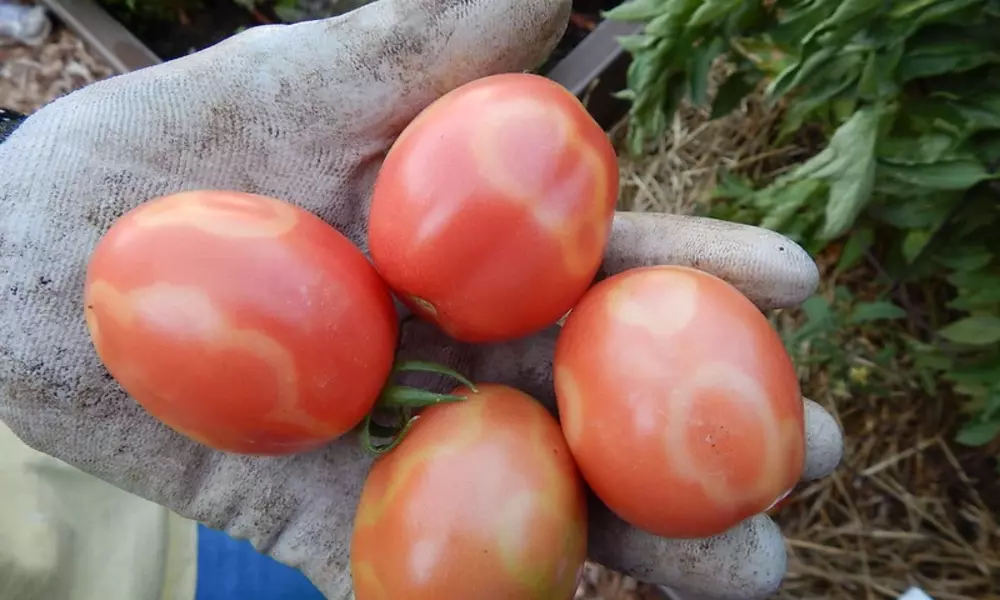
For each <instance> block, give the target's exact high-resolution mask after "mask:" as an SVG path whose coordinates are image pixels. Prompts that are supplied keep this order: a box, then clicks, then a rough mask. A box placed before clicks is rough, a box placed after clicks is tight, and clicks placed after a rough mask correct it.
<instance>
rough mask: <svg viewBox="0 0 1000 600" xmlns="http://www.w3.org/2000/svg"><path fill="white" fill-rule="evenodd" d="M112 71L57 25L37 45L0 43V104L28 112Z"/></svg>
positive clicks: (76, 38)
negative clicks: (45, 39) (43, 41)
mask: <svg viewBox="0 0 1000 600" xmlns="http://www.w3.org/2000/svg"><path fill="white" fill-rule="evenodd" d="M112 74H113V71H112V69H111V68H110V67H108V65H107V64H105V63H104V61H102V60H101V59H99V58H98V57H96V56H95V55H94V54H93V53H91V52H90V50H89V49H88V48H87V46H86V45H85V44H84V43H83V42H82V41H81V40H80V39H79V38H78V37H76V36H75V35H73V34H72V33H70V32H69V31H67V30H66V29H65V28H63V27H56V28H54V30H53V32H52V34H50V36H49V38H48V40H47V41H46V43H45V44H43V45H41V46H39V47H37V48H28V47H25V46H0V106H2V107H4V108H9V109H13V110H17V111H20V112H25V113H27V112H31V111H33V110H36V109H37V108H39V107H40V106H42V105H44V104H47V103H48V102H51V101H52V100H55V99H56V98H58V97H59V96H62V95H64V94H67V93H69V92H71V91H73V90H75V89H77V88H80V87H82V86H84V85H86V84H88V83H91V82H94V81H97V80H100V79H104V78H106V77H109V76H111V75H112Z"/></svg>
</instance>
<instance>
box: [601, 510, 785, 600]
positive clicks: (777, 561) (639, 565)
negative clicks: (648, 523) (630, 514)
mask: <svg viewBox="0 0 1000 600" xmlns="http://www.w3.org/2000/svg"><path fill="white" fill-rule="evenodd" d="M588 554H589V556H590V559H591V560H593V561H595V562H597V563H600V564H602V565H604V566H606V567H608V568H610V569H614V570H616V571H620V572H622V573H625V574H627V575H631V576H633V577H635V578H636V579H638V580H640V581H646V582H649V583H656V584H659V585H665V586H668V587H670V588H671V589H674V590H677V591H678V592H681V593H682V597H686V596H684V595H683V594H684V593H690V594H696V595H699V596H705V597H708V598H713V599H718V600H728V599H734V600H735V599H738V600H751V599H755V598H764V597H767V596H768V595H770V594H771V593H773V592H774V591H775V590H776V589H777V588H778V586H779V585H780V584H781V580H782V578H783V577H784V575H785V569H786V565H787V555H786V553H785V542H784V539H783V538H782V537H781V530H780V529H779V528H778V526H777V525H776V524H775V523H774V521H772V520H771V519H770V518H768V517H767V516H766V515H757V516H755V517H753V518H751V519H748V520H746V521H744V522H743V523H740V524H739V525H737V526H736V527H734V528H733V529H730V530H729V531H727V532H725V533H722V534H720V535H717V536H713V537H710V538H704V539H683V540H678V539H666V538H660V537H656V536H653V535H650V534H648V533H645V532H642V531H640V530H638V529H635V528H633V527H632V526H631V525H628V524H627V523H625V522H624V521H622V520H621V519H619V518H618V517H617V516H615V515H614V514H613V513H611V511H609V510H608V509H607V508H606V507H605V506H604V505H602V504H601V503H600V502H599V501H597V500H596V499H594V500H592V501H591V503H590V538H589V550H588Z"/></svg>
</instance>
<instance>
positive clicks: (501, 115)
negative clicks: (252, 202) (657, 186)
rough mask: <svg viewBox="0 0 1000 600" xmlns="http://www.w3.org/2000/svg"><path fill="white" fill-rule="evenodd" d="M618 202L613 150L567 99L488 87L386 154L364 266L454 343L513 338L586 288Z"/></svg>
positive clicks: (449, 102) (522, 85) (444, 101)
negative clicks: (374, 269) (370, 263)
mask: <svg viewBox="0 0 1000 600" xmlns="http://www.w3.org/2000/svg"><path fill="white" fill-rule="evenodd" d="M617 197H618V164H617V160H616V157H615V152H614V148H613V147H612V145H611V143H610V141H609V139H608V136H607V135H606V134H605V132H604V131H602V130H601V128H600V126H599V125H597V123H595V122H594V120H593V119H592V118H591V117H590V115H589V114H588V113H587V111H586V109H585V108H584V106H583V105H582V104H581V103H580V101H579V100H577V98H576V97H574V96H573V95H572V94H570V93H569V92H568V91H566V90H565V89H564V88H562V87H561V86H559V85H558V84H557V83H554V82H553V81H550V80H548V79H546V78H544V77H540V76H537V75H529V74H503V75H496V76H492V77H486V78H483V79H479V80H476V81H473V82H472V83H469V84H466V85H465V86H462V87H460V88H458V89H456V90H454V91H452V92H451V93H448V94H446V95H445V96H443V97H442V98H441V99H439V100H438V101H437V102H435V103H434V104H432V105H431V106H429V107H428V108H427V109H426V110H424V111H423V112H422V113H421V114H420V115H419V116H418V117H417V118H416V119H415V120H414V121H413V122H412V123H411V124H410V125H409V127H407V129H406V130H405V131H404V132H403V134H402V135H401V136H400V137H399V139H398V140H397V141H396V143H395V144H394V145H393V147H392V149H391V151H390V152H389V154H388V156H387V157H386V159H385V163H384V164H383V166H382V168H381V170H380V172H379V175H378V178H377V181H376V183H375V189H374V193H373V196H372V203H371V213H370V218H369V229H368V236H369V248H370V251H371V256H372V261H373V262H374V263H375V266H376V267H377V268H378V270H379V272H380V273H381V274H382V277H383V278H384V279H385V281H386V282H387V283H388V284H389V286H390V287H391V288H393V290H394V291H395V292H396V293H397V295H399V296H400V298H401V300H403V301H404V302H406V303H407V304H408V305H409V306H410V308H411V309H412V310H413V311H414V312H415V313H416V314H418V315H420V316H422V317H424V318H426V319H428V320H431V321H433V322H435V323H437V325H438V326H439V327H440V328H441V329H442V330H443V331H445V332H446V333H448V334H450V335H451V336H452V337H454V338H457V339H459V340H463V341H467V342H494V341H501V340H506V339H511V338H517V337H522V336H525V335H528V334H530V333H534V332H536V331H539V330H541V329H543V328H545V327H547V326H549V325H552V324H553V323H555V322H556V320H557V319H559V318H560V317H561V316H563V315H564V314H566V312H567V311H568V310H569V309H570V308H572V307H573V305H574V304H575V303H576V301H577V300H579V298H580V296H582V295H583V293H584V292H585V291H586V289H587V287H588V286H589V285H590V284H591V283H592V282H593V279H594V276H595V275H596V273H597V269H598V267H599V266H600V264H601V259H602V257H603V255H604V250H605V247H606V246H607V242H608V236H609V235H610V230H611V222H612V220H613V218H614V209H615V203H616V201H617Z"/></svg>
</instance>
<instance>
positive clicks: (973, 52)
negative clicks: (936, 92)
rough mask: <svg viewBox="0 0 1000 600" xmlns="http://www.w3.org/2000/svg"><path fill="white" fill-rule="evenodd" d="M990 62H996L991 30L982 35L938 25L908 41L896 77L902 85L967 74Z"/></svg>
mask: <svg viewBox="0 0 1000 600" xmlns="http://www.w3.org/2000/svg"><path fill="white" fill-rule="evenodd" d="M990 63H1000V52H998V47H997V44H996V42H995V41H994V39H993V33H992V31H991V32H990V33H989V34H988V35H985V36H984V35H983V34H981V33H979V32H978V30H970V29H969V27H968V26H962V27H943V26H938V27H932V28H928V29H925V30H923V31H921V32H920V33H919V34H917V35H916V36H915V37H914V38H913V39H911V40H910V42H909V43H908V44H907V49H906V53H905V54H904V55H903V57H902V59H901V60H900V61H899V77H900V79H901V80H902V81H904V82H906V81H910V80H913V79H918V78H922V77H930V76H933V75H943V74H948V73H957V72H962V71H968V70H971V69H975V68H976V67H980V66H982V65H986V64H990Z"/></svg>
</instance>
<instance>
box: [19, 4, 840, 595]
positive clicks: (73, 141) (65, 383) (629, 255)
mask: <svg viewBox="0 0 1000 600" xmlns="http://www.w3.org/2000/svg"><path fill="white" fill-rule="evenodd" d="M569 11H570V2H569V0H381V1H379V2H377V3H374V4H371V5H368V6H366V7H364V8H361V9H359V10H357V11H354V12H351V13H349V14H347V15H344V16H342V17H338V18H335V19H331V20H325V21H311V22H304V23H299V24H295V25H276V26H265V27H256V28H253V29H250V30H247V31H245V32H243V33H241V34H239V35H236V36H234V37H232V38H231V39H228V40H226V41H224V42H222V43H220V44H218V45H216V46H214V47H211V48H208V49H206V50H204V51H202V52H198V53H196V54H192V55H189V56H186V57H184V58H181V59H178V60H175V61H172V62H169V63H166V64H163V65H160V66H156V67H152V68H148V69H144V70H141V71H138V72H134V73H130V74H127V75H122V76H118V77H114V78H112V79H110V80H105V81H102V82H98V83H95V84H92V85H90V86H88V87H86V88H84V89H82V90H79V91H77V92H74V93H72V94H69V95H68V96H66V97H64V98H61V99H59V100H57V101H55V102H53V103H52V104H50V105H48V106H46V107H44V108H42V109H41V110H39V111H38V112H37V113H35V114H34V115H32V116H31V117H30V118H28V119H27V121H25V122H24V123H23V124H22V125H21V126H20V127H19V128H18V129H16V130H15V131H14V133H13V134H12V135H11V137H10V138H9V139H8V140H7V141H6V142H5V143H3V144H0V164H2V165H4V173H3V179H2V181H0V295H2V296H0V333H2V335H0V357H2V360H0V419H2V420H4V421H5V422H7V424H8V425H9V426H10V428H11V429H12V430H13V431H14V432H15V433H16V434H17V435H18V436H19V437H20V438H21V439H22V440H23V441H24V442H26V443H27V444H28V445H30V446H32V447H34V448H36V449H38V450H40V451H42V452H44V453H47V454H49V455H51V456H54V457H56V458H59V459H62V460H64V461H66V462H68V463H70V464H71V465H74V466H76V467H78V468H80V469H82V470H83V471H86V472H88V473H92V474H94V475H96V476H97V477H99V478H101V479H104V480H106V481H108V482H110V483H112V484H113V485H115V486H117V487H120V488H122V489H125V490H128V491H131V492H133V493H135V494H137V495H139V496H142V497H144V498H147V499H150V500H152V501H154V502H157V503H160V504H162V505H165V506H167V507H169V508H171V509H173V510H174V511H176V512H178V513H179V514H181V515H184V516H186V517H189V518H191V519H195V520H197V521H200V522H203V523H205V524H207V525H209V526H211V527H215V528H219V529H224V530H226V531H227V532H228V533H230V534H231V535H233V536H235V537H238V538H247V539H249V540H251V542H252V543H253V544H254V545H255V546H256V547H257V548H258V549H260V550H261V551H263V552H266V553H269V554H271V555H272V556H274V557H275V558H277V559H278V560H279V561H281V562H284V563H286V564H289V565H292V566H295V567H299V568H301V569H302V570H303V571H304V572H305V574H306V575H307V576H308V577H309V578H310V579H312V580H313V581H314V582H315V583H316V585H317V586H318V587H319V588H320V589H321V590H323V591H324V593H325V594H326V595H327V596H328V597H329V598H331V599H341V598H348V597H350V596H351V583H350V573H349V570H348V552H349V539H350V532H351V526H352V520H353V516H354V509H355V505H356V503H357V500H358V496H359V493H360V490H361V486H362V484H363V482H364V478H365V475H366V473H367V471H368V468H369V466H370V464H371V459H370V457H369V456H367V455H366V454H365V453H363V452H362V450H361V447H360V445H359V444H358V443H357V440H356V439H354V438H353V436H348V437H346V438H344V439H342V440H340V441H338V442H335V443H333V444H331V445H329V446H328V447H326V448H325V449H323V450H320V451H316V452H312V453H308V454H301V455H295V456H286V457H280V458H261V457H248V456H236V455H229V454H222V453H219V452H214V451H212V450H210V449H208V448H206V447H204V446H201V445H199V444H197V443H195V442H192V441H190V440H189V439H187V438H185V437H182V436H180V435H179V434H177V433H175V432H173V431H172V430H170V429H168V428H167V427H165V426H163V425H161V424H160V423H159V422H158V421H156V420H155V419H154V418H153V417H151V416H150V415H149V414H147V413H146V412H144V410H143V409H142V408H140V407H139V406H138V405H137V404H136V403H135V402H133V401H132V400H131V399H129V398H128V397H127V396H126V395H125V394H123V393H122V391H121V389H120V387H119V386H118V385H117V384H116V383H115V382H114V381H113V380H112V378H111V377H110V376H109V375H108V373H107V371H106V370H105V369H104V368H103V367H102V365H101V363H100V361H99V359H98V357H97V354H96V353H95V352H94V349H93V347H92V345H91V343H90V340H89V337H88V335H87V330H86V326H85V322H84V319H83V306H82V291H83V279H84V271H85V268H86V264H87V260H88V257H89V254H90V252H91V250H92V249H93V248H94V247H95V245H96V244H97V242H98V239H99V238H100V236H101V235H102V234H103V233H104V232H105V231H107V229H108V228H109V226H110V225H111V223H112V222H113V221H114V220H115V219H116V218H118V217H119V216H121V215H122V214H123V213H125V212H126V211H128V210H129V209H131V208H133V207H135V206H137V205H138V204H140V203H142V202H144V201H146V200H147V199H150V198H153V197H156V196H160V195H164V194H168V193H172V192H178V191H181V190H191V189H205V188H214V189H220V188H221V189H232V190H241V191H245V192H254V193H259V194H264V195H267V196H273V197H277V198H281V199H284V200H288V201H291V202H293V203H295V204H298V205H299V206H302V207H304V208H306V209H308V210H310V211H312V212H313V213H315V214H317V215H318V216H319V217H321V218H323V219H324V220H325V221H327V222H328V223H330V224H331V225H333V226H334V227H336V228H337V229H338V230H340V231H341V232H342V233H344V234H345V235H347V236H348V237H349V238H350V239H351V240H353V241H354V243H356V244H357V245H358V246H359V247H361V248H362V249H366V248H365V238H366V236H365V226H366V214H367V199H368V197H369V194H370V190H371V186H372V182H373V179H374V177H375V174H376V171H377V169H378V167H379V161H380V159H381V157H382V156H383V154H384V153H385V152H386V150H387V149H388V148H389V146H390V144H391V143H392V141H393V139H394V137H395V136H396V135H397V134H399V132H400V131H401V130H402V129H403V127H404V126H405V125H406V124H407V123H408V122H409V121H410V120H411V119H412V118H413V117H414V116H415V115H416V114H417V113H418V112H419V111H420V110H421V109H422V108H424V107H425V106H427V105H428V104H429V103H430V102H432V101H433V100H435V99H436V98H438V97H439V96H441V95H442V94H444V93H445V92H448V91H449V90H451V89H453V88H455V87H457V86H459V85H461V84H463V83H466V82H468V81H471V80H473V79H476V78H479V77H482V76H486V75H490V74H495V73H501V72H513V71H521V70H526V69H531V68H534V67H535V66H537V65H539V64H540V63H541V62H542V61H543V59H544V58H545V57H546V56H547V55H548V54H549V52H550V51H551V50H552V49H553V48H554V46H555V44H556V42H557V40H558V39H559V37H560V35H561V34H562V32H563V30H564V28H565V25H566V23H567V20H568V17H569ZM650 264H680V265H690V266H695V267H697V268H700V269H703V270H705V271H708V272H710V273H713V274H716V275H718V276H720V277H722V278H723V279H725V280H727V281H729V282H731V283H733V284H734V285H735V286H736V287H738V288H739V289H740V290H741V291H743V292H744V293H745V294H746V295H747V296H748V297H750V298H751V299H752V300H754V301H755V302H756V303H757V304H758V306H760V307H761V308H762V309H772V308H777V307H784V306H792V305H795V304H797V303H799V302H801V301H802V300H803V299H805V298H806V297H808V296H809V295H810V294H811V293H812V292H813V290H814V288H815V287H816V285H817V277H818V276H817V270H816V267H815V265H814V264H813V262H812V261H811V260H810V259H809V257H808V256H807V255H806V254H805V253H804V252H803V250H802V249H801V248H799V247H798V246H796V245H795V244H793V243H792V242H790V241H789V240H787V239H785V238H783V237H781V236H779V235H776V234H774V233H770V232H767V231H763V230H760V229H756V228H751V227H744V226H737V225H731V224H726V223H720V222H716V221H710V220H701V219H694V218H682V217H673V216H665V215H642V214H621V215H618V217H617V218H616V221H615V225H614V228H613V234H612V239H611V242H610V246H609V249H608V255H607V259H606V261H605V263H604V267H603V274H604V275H607V274H610V273H613V272H617V271H621V270H623V269H626V268H629V267H634V266H639V265H650ZM554 333H555V330H554V328H553V330H550V331H547V332H544V333H543V334H540V335H537V336H534V337H533V338H531V339H528V340H521V341H518V342H516V343H511V344H499V345H491V346H476V347H473V346H469V345H462V344H457V343H454V342H452V341H451V340H449V339H447V338H446V337H444V336H443V334H441V333H440V332H438V331H437V330H435V329H434V328H433V327H431V326H429V325H427V324H425V323H423V322H420V321H418V320H415V319H412V318H410V319H406V320H405V321H404V326H403V329H402V342H401V349H400V353H401V355H406V356H410V355H412V356H413V357H420V358H422V359H428V360H437V361H439V362H444V363H447V364H450V365H452V366H454V367H456V368H458V369H459V370H461V371H463V372H464V373H465V374H467V375H469V376H471V377H472V378H473V379H475V380H479V381H498V382H503V383H508V384H511V385H514V386H516V387H518V388H521V389H523V390H525V391H527V392H529V393H531V394H533V395H535V396H536V397H538V398H540V399H542V400H543V401H547V402H551V399H552V382H551V360H552V342H553V340H554ZM806 406H807V413H806V414H807V428H808V440H809V446H808V452H807V465H806V468H805V472H804V473H803V477H804V478H806V479H810V478H814V477H818V476H822V475H825V474H827V473H829V472H830V470H831V469H832V468H833V467H834V466H835V465H836V463H837V462H838V460H839V457H840V452H841V440H840V432H839V429H838V428H837V426H836V424H835V423H834V421H833V419H832V417H831V416H830V415H829V414H827V413H826V412H824V411H823V410H822V409H820V408H818V407H817V406H816V405H814V404H812V403H807V405H806ZM591 532H592V533H591V539H590V553H591V556H592V557H593V558H594V559H595V560H596V561H598V562H601V563H603V564H605V565H607V566H609V567H612V568H615V569H618V570H621V571H623V572H625V573H628V574H632V575H635V576H636V577H638V578H639V579H643V580H647V581H652V582H656V583H664V584H668V585H670V586H671V587H675V588H678V589H681V590H690V591H692V592H698V593H702V594H705V595H708V596H710V597H717V598H756V597H760V596H763V595H765V594H766V593H768V592H770V591H772V590H773V589H774V588H775V587H776V586H777V585H778V583H779V581H780V579H781V577H782V575H783V573H784V570H785V554H784V547H783V543H782V538H781V536H780V533H779V531H778V529H777V527H776V526H775V525H774V523H772V522H771V521H770V520H768V519H767V518H766V517H764V516H758V517H755V518H753V519H750V520H749V521H748V522H746V523H744V524H742V525H740V526H738V527H736V528H735V529H734V530H732V531H730V532H728V533H726V534H724V535H721V536H718V537H715V538H712V539H708V540H700V541H670V540H663V539H658V538H655V537H652V536H650V535H647V534H644V533H641V532H639V531H636V530H634V529H631V528H629V527H628V526H626V525H624V524H623V523H622V522H621V521H619V520H617V519H616V518H614V517H613V516H612V515H611V514H610V513H609V512H608V511H607V510H606V509H604V508H603V507H601V506H600V505H599V504H596V503H595V506H594V507H593V508H592V527H591Z"/></svg>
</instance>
